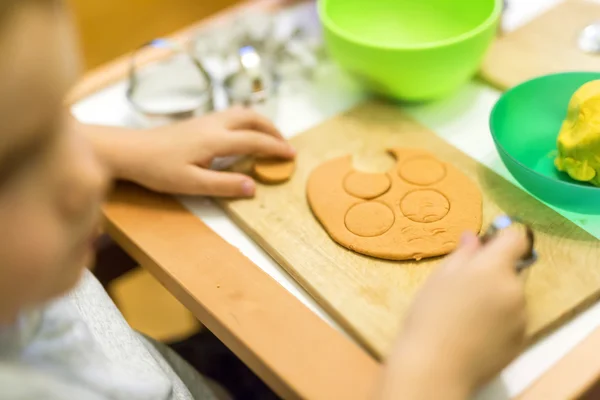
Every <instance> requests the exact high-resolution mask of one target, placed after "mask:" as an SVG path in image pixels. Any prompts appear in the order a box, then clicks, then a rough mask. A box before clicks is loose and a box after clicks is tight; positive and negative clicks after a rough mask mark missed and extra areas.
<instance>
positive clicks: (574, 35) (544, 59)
mask: <svg viewBox="0 0 600 400" xmlns="http://www.w3.org/2000/svg"><path fill="white" fill-rule="evenodd" d="M597 21H600V4H598V3H596V2H592V1H590V0H568V1H564V2H562V3H559V4H558V5H557V6H555V7H553V8H551V9H550V10H548V11H547V12H545V13H543V14H542V15H540V16H539V17H537V18H535V19H534V20H532V21H531V22H529V23H527V24H526V25H524V26H522V27H521V28H519V29H517V30H515V31H513V32H510V33H507V34H506V35H505V36H502V37H501V38H499V39H498V40H496V42H495V43H494V44H493V45H492V47H491V49H490V52H489V54H488V56H487V58H486V60H485V62H484V63H483V65H482V69H481V72H480V75H481V77H482V78H483V79H484V80H486V81H487V82H489V83H490V84H492V85H493V86H495V87H497V88H499V89H502V90H505V89H507V88H510V87H513V86H516V85H518V84H519V83H522V82H524V81H526V80H529V79H531V78H535V77H538V76H541V75H546V74H551V73H556V72H564V71H599V70H600V55H591V54H586V53H584V52H582V51H581V50H579V48H578V47H577V40H578V37H579V34H580V32H581V30H582V29H583V28H585V27H586V26H588V25H589V24H591V23H593V22H597Z"/></svg>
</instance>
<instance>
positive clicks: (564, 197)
mask: <svg viewBox="0 0 600 400" xmlns="http://www.w3.org/2000/svg"><path fill="white" fill-rule="evenodd" d="M595 79H600V73H598V72H567V73H561V74H553V75H546V76H542V77H539V78H536V79H533V80H530V81H528V82H525V83H522V84H520V85H519V86H516V87H514V88H512V89H511V90H509V91H508V92H506V93H504V95H503V96H502V97H501V98H500V100H498V102H497V103H496V105H495V106H494V109H493V110H492V114H491V116H490V130H491V132H492V136H493V138H494V142H495V143H496V148H497V149H498V153H499V154H500V158H501V159H502V161H503V162H504V165H506V168H507V169H508V170H509V171H510V173H511V174H512V175H513V176H514V177H515V179H516V180H517V181H518V182H519V183H520V184H521V185H523V187H524V188H525V189H527V190H528V191H529V192H531V194H533V195H534V196H537V197H538V198H539V199H541V200H543V201H545V202H547V203H549V204H552V205H554V206H557V207H559V208H562V209H565V210H570V211H576V212H580V213H585V214H600V188H597V187H595V186H592V185H589V184H586V183H582V182H577V181H575V180H573V179H571V178H570V177H569V176H568V175H567V174H565V173H562V172H559V171H558V170H557V169H556V168H555V167H554V157H555V156H556V139H557V137H558V133H559V131H560V128H561V125H562V122H563V120H564V119H565V117H566V115H567V106H568V104H569V101H570V100H571V97H572V96H573V94H574V93H575V91H577V89H579V87H581V86H582V85H583V84H585V83H586V82H589V81H592V80H595Z"/></svg>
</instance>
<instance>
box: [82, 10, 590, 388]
mask: <svg viewBox="0 0 600 400" xmlns="http://www.w3.org/2000/svg"><path fill="white" fill-rule="evenodd" d="M559 1H560V0H512V1H510V2H509V4H510V6H509V9H508V12H507V14H506V20H505V27H506V28H507V29H508V30H512V29H515V28H516V27H518V26H520V25H522V24H524V23H526V22H527V21H528V20H530V19H531V18H533V17H535V16H536V15H537V14H538V13H540V12H542V11H543V10H545V9H547V8H549V7H552V6H553V5H554V4H557V3H558V2H559ZM594 1H600V0H594ZM305 11H306V10H304V11H301V12H305ZM498 97H499V92H498V91H496V90H493V89H491V88H489V87H487V86H485V85H484V84H482V83H479V82H475V81H473V82H470V83H469V84H467V85H465V86H464V87H463V88H462V89H461V90H460V91H458V92H457V93H456V94H454V95H453V96H451V97H450V98H447V99H445V100H443V101H439V102H435V103H432V104H427V105H419V106H410V107H407V108H406V111H407V112H408V113H409V114H411V115H412V116H413V117H415V118H416V119H417V120H419V121H420V122H421V123H423V124H424V125H426V126H428V127H429V128H431V129H432V130H433V131H435V132H436V133H437V134H438V135H439V136H441V137H443V138H444V139H446V140H447V141H448V142H450V143H451V144H453V145H454V146H456V147H458V148H459V149H461V150H462V151H464V152H465V153H467V154H469V155H470V156H471V157H473V158H475V159H477V160H478V161H479V162H481V163H483V164H485V165H487V166H488V167H490V168H492V169H493V170H494V171H496V172H498V173H499V174H501V175H502V176H504V177H506V178H507V179H509V180H510V181H511V182H514V179H513V178H512V177H511V176H510V174H509V173H508V172H507V170H506V169H505V168H504V166H503V164H502V162H501V161H500V159H499V157H498V154H497V152H496V149H495V147H494V145H493V142H492V139H491V135H490V131H489V128H488V117H489V114H490V111H491V109H492V107H493V105H494V103H495V102H496V100H497V99H498ZM364 98H366V95H365V94H364V93H363V92H362V90H361V89H360V88H359V87H358V86H357V85H356V84H355V82H353V81H352V80H351V79H350V78H349V77H348V76H346V75H345V74H344V73H342V72H341V71H340V70H339V69H338V68H337V67H335V66H333V65H331V64H329V63H327V64H326V65H322V66H321V67H320V68H319V72H318V76H317V78H316V79H315V82H314V85H312V86H311V87H306V86H304V87H303V88H301V89H298V88H287V89H286V88H283V89H282V92H281V93H280V94H279V95H278V106H277V113H276V116H275V117H274V120H275V122H276V124H277V126H278V127H279V128H280V129H281V130H282V132H284V134H285V135H286V136H287V137H292V136H294V135H295V134H298V133H300V132H302V131H304V130H306V129H308V128H310V127H312V126H314V125H316V124H318V123H320V122H322V121H324V120H325V119H327V118H329V117H331V116H333V115H335V114H336V113H339V112H341V111H344V110H347V109H349V108H350V107H352V106H353V105H355V104H357V103H358V102H360V101H361V100H363V99H364ZM72 110H73V113H74V115H75V116H76V117H77V118H79V119H80V120H82V121H84V122H88V123H97V124H104V125H116V126H139V117H138V116H136V115H135V113H134V112H133V111H132V110H131V108H130V106H129V105H128V103H127V101H126V98H125V83H124V82H121V83H118V84H116V85H114V86H111V87H109V88H107V89H105V90H103V91H101V92H98V93H96V94H95V95H93V96H90V97H89V98H87V99H84V100H83V101H81V102H79V103H78V104H76V105H74V107H73V109H72ZM180 201H181V202H182V203H183V204H184V205H185V206H186V207H187V208H188V209H189V210H190V211H191V212H192V213H194V214H195V215H196V216H197V217H198V218H200V219H202V220H203V221H204V222H205V223H206V224H207V225H208V226H210V227H211V228H212V229H213V230H214V231H215V232H217V233H218V234H219V235H221V236H222V237H223V238H224V239H225V240H227V241H228V242H229V243H230V244H232V245H233V246H235V247H237V248H239V249H240V250H241V251H242V253H243V254H244V255H246V256H247V257H248V258H250V259H251V260H252V261H253V262H254V263H255V264H256V265H258V266H259V267H260V268H262V269H263V270H264V271H265V272H266V273H267V274H269V275H270V276H271V277H273V278H274V279H275V280H276V281H277V282H279V283H280V284H281V285H282V286H283V287H285V288H286V289H287V290H289V291H290V292H291V293H292V294H293V295H294V296H295V297H297V298H298V299H299V300H300V301H302V303H304V304H305V305H306V306H307V307H309V308H310V309H311V310H313V311H314V312H315V313H316V314H318V315H319V316H320V317H322V318H323V319H324V320H325V321H327V322H328V323H329V324H331V325H332V326H334V327H336V328H337V329H340V330H341V328H340V327H339V325H337V324H336V323H335V322H334V321H333V320H332V319H331V318H330V317H329V316H328V315H327V314H326V313H325V312H324V311H323V310H322V309H321V307H319V306H318V305H317V304H316V303H315V302H314V300H313V299H312V298H311V297H310V296H309V295H308V294H307V293H306V292H305V291H304V290H303V289H302V288H301V287H300V286H299V285H298V284H297V283H296V282H295V281H294V280H293V279H292V278H291V277H290V276H289V275H288V274H287V273H286V272H285V271H284V270H283V269H282V268H281V267H280V266H279V265H278V264H277V263H276V262H275V261H273V260H272V259H271V258H270V257H269V255H267V254H266V253H265V252H264V251H263V250H262V249H261V248H260V247H259V246H258V245H257V244H255V243H254V242H253V241H252V240H251V239H250V238H249V237H248V236H247V235H246V234H245V233H244V232H242V230H241V229H240V228H239V227H237V226H236V225H235V224H234V223H233V222H232V221H231V220H230V219H229V218H228V217H227V216H226V215H225V213H224V212H223V211H222V210H221V209H220V208H218V207H217V206H216V205H215V204H214V203H212V202H211V201H210V200H207V199H202V198H181V199H180ZM558 211H559V212H560V213H561V214H563V215H565V216H566V217H567V218H569V219H570V220H571V221H573V222H574V223H575V224H577V225H579V226H581V227H582V228H583V229H585V230H587V231H588V232H590V233H591V234H593V235H594V236H596V237H597V238H598V237H600V216H590V215H580V214H575V213H570V212H564V211H561V210H558ZM598 326H600V303H597V304H595V305H594V306H592V307H591V308H589V309H587V310H586V311H584V312H583V313H581V314H579V315H578V316H577V317H576V318H575V319H573V320H572V321H570V322H569V323H568V324H566V325H564V326H563V327H561V328H560V329H558V330H556V331H555V332H554V333H553V334H552V335H550V336H548V337H546V338H545V339H544V340H542V341H540V342H538V343H537V344H535V345H534V346H532V347H531V348H530V349H528V350H527V351H526V352H525V353H524V354H522V355H521V356H520V357H519V358H518V359H517V360H515V361H514V362H513V363H512V364H511V365H510V366H508V367H507V368H506V369H505V370H504V371H503V373H502V374H501V376H500V377H499V378H498V379H497V380H495V381H494V382H493V383H492V384H491V385H489V386H488V387H487V388H486V389H485V390H484V391H483V392H482V393H481V394H480V396H479V397H478V398H481V399H489V400H492V399H494V400H495V399H507V398H510V397H513V396H515V395H517V394H519V393H520V392H522V391H523V390H524V389H525V388H526V387H527V386H529V385H530V384H531V383H532V382H533V381H534V380H535V379H537V378H538V377H539V376H540V375H541V374H542V373H543V372H544V371H546V370H547V369H548V368H549V367H551V366H552V365H553V364H554V363H555V362H556V361H557V360H559V359H560V358H562V357H563V356H564V355H565V354H566V353H567V352H569V350H570V349H572V348H573V347H574V346H575V345H576V344H578V343H579V342H581V341H582V340H583V339H584V338H585V337H586V336H587V335H589V334H590V333H591V332H592V331H593V330H594V329H595V328H597V327H598Z"/></svg>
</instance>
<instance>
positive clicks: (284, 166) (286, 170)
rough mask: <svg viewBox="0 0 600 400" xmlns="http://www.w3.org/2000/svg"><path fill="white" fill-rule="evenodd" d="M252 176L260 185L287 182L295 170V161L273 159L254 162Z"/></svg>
mask: <svg viewBox="0 0 600 400" xmlns="http://www.w3.org/2000/svg"><path fill="white" fill-rule="evenodd" d="M253 169H254V175H255V176H256V178H257V179H258V180H259V181H261V182H262V183H266V184H277V183H283V182H285V181H287V180H289V179H290V178H291V177H292V175H293V174H294V170H295V169H296V161H295V160H282V159H274V158H265V159H259V160H256V161H255V162H254V168H253Z"/></svg>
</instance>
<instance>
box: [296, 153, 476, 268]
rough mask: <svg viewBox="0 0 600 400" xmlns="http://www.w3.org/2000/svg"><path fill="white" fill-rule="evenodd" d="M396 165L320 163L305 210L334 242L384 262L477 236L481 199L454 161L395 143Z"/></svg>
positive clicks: (430, 253) (440, 250) (431, 253)
mask: <svg viewBox="0 0 600 400" xmlns="http://www.w3.org/2000/svg"><path fill="white" fill-rule="evenodd" d="M389 152H390V153H391V154H392V155H393V156H394V157H395V158H396V161H397V162H396V166H395V167H394V168H392V169H391V170H390V171H388V172H386V173H382V174H372V173H364V172H359V171H355V170H354V167H353V166H352V156H345V157H340V158H336V159H332V160H329V161H326V162H324V163H323V164H321V165H319V166H318V167H317V168H315V169H314V170H313V171H312V172H311V174H310V176H309V178H308V183H307V197H308V203H309V205H310V208H311V210H312V212H313V214H314V215H315V217H316V219H317V220H318V221H319V222H320V223H321V225H322V226H323V228H324V229H325V231H326V232H327V233H328V234H329V236H331V238H332V239H333V240H334V241H335V242H337V243H338V244H340V245H342V246H344V247H346V248H348V249H350V250H353V251H355V252H357V253H360V254H365V255H368V256H372V257H377V258H383V259H389V260H410V259H415V260H420V259H422V258H428V257H435V256H440V255H444V254H448V253H450V252H451V251H452V250H454V249H455V248H456V246H457V244H458V242H459V240H460V236H461V235H462V234H463V232H464V231H466V230H470V231H472V232H476V233H478V232H479V231H480V229H481V223H482V214H483V211H482V196H481V192H480V190H479V188H478V187H477V185H476V184H475V183H474V182H473V181H472V180H471V179H470V178H468V177H467V176H466V175H465V174H463V173H462V172H461V171H460V170H459V169H457V168H456V167H454V166H453V165H451V164H449V163H446V162H443V161H441V160H439V159H438V158H436V157H435V156H434V155H433V154H431V153H429V152H427V151H425V150H420V149H407V148H394V149H390V150H389Z"/></svg>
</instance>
